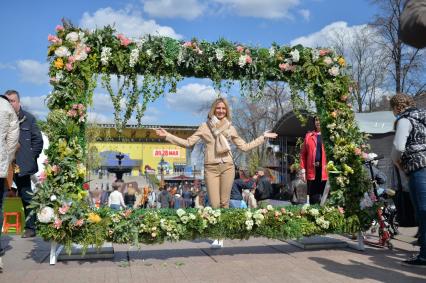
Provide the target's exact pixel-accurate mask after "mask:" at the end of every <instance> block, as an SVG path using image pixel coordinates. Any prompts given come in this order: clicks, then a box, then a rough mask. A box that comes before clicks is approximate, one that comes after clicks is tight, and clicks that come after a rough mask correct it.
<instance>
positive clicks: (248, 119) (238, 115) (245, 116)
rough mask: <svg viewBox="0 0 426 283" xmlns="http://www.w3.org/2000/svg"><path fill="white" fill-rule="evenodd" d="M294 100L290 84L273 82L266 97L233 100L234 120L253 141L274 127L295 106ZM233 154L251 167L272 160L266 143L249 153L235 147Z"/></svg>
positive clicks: (265, 94)
mask: <svg viewBox="0 0 426 283" xmlns="http://www.w3.org/2000/svg"><path fill="white" fill-rule="evenodd" d="M290 101H291V97H290V92H289V90H288V88H287V87H286V84H284V83H282V82H269V83H268V84H267V87H266V88H265V90H264V94H263V96H262V98H260V99H258V100H253V99H251V98H249V97H240V98H234V99H232V100H231V104H232V109H233V115H232V123H233V125H234V126H235V128H236V129H237V131H238V133H239V134H240V136H241V137H242V138H243V139H245V140H246V141H250V140H253V139H255V138H257V137H258V136H260V135H262V134H263V133H264V132H265V131H267V130H271V129H272V128H273V126H274V125H275V124H276V123H277V122H278V120H279V119H280V118H281V117H282V116H283V115H284V114H285V113H287V112H288V111H290V110H291V109H292V107H291V103H290ZM233 155H234V159H235V160H236V164H245V165H246V166H247V165H249V166H250V168H251V169H253V168H256V167H259V166H260V165H266V164H267V163H268V154H267V145H266V144H263V145H262V146H260V147H257V148H256V149H253V150H252V151H250V152H248V153H247V154H244V153H242V152H240V151H237V150H234V152H233Z"/></svg>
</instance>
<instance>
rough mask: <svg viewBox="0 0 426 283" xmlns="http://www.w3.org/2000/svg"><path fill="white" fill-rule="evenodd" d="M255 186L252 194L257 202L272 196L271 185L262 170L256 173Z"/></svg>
mask: <svg viewBox="0 0 426 283" xmlns="http://www.w3.org/2000/svg"><path fill="white" fill-rule="evenodd" d="M257 175H258V177H257V185H256V192H255V194H254V196H255V198H256V200H257V201H260V200H264V199H268V198H270V197H271V194H272V185H271V182H270V181H269V179H268V177H266V176H265V173H264V172H263V170H258V171H257Z"/></svg>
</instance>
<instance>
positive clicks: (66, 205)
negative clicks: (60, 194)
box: [59, 204, 70, 214]
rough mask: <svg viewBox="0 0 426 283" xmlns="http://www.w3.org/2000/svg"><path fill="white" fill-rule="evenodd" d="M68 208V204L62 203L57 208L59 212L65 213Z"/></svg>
mask: <svg viewBox="0 0 426 283" xmlns="http://www.w3.org/2000/svg"><path fill="white" fill-rule="evenodd" d="M69 209H70V206H69V205H68V204H63V205H62V206H61V207H60V208H59V213H60V214H65V213H67V211H68V210H69Z"/></svg>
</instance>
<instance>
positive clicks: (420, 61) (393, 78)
mask: <svg viewBox="0 0 426 283" xmlns="http://www.w3.org/2000/svg"><path fill="white" fill-rule="evenodd" d="M406 2H407V0H373V3H374V4H375V5H377V6H378V7H379V9H380V11H381V13H380V14H378V15H377V16H376V17H375V20H374V22H373V23H372V26H374V27H375V28H376V29H377V30H378V32H379V33H380V35H381V37H379V38H378V39H379V41H378V44H379V45H380V46H381V49H382V50H383V51H384V52H385V55H386V58H388V59H389V60H390V62H391V64H389V65H388V68H387V69H386V70H387V73H388V74H389V75H390V81H389V83H390V85H391V86H394V88H395V92H396V93H400V92H403V93H408V94H419V93H421V92H423V91H424V90H425V87H426V83H425V76H424V58H422V57H423V56H424V51H421V50H420V49H415V48H412V47H410V46H408V45H406V44H404V43H403V42H402V41H401V39H400V37H399V35H398V31H399V30H400V18H401V13H402V10H403V7H404V5H405V3H406ZM419 36H424V35H419Z"/></svg>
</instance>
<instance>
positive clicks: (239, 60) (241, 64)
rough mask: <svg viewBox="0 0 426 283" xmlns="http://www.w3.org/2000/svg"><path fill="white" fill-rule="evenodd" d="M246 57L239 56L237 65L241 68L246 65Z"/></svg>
mask: <svg viewBox="0 0 426 283" xmlns="http://www.w3.org/2000/svg"><path fill="white" fill-rule="evenodd" d="M246 58H247V55H241V56H240V58H239V59H238V65H239V66H240V67H241V68H242V67H244V66H245V65H246V63H247V60H246Z"/></svg>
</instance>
